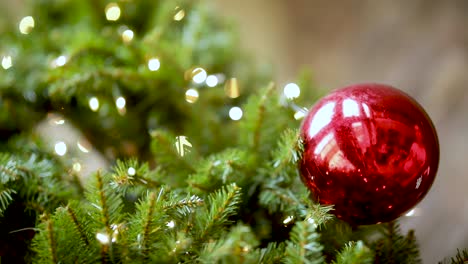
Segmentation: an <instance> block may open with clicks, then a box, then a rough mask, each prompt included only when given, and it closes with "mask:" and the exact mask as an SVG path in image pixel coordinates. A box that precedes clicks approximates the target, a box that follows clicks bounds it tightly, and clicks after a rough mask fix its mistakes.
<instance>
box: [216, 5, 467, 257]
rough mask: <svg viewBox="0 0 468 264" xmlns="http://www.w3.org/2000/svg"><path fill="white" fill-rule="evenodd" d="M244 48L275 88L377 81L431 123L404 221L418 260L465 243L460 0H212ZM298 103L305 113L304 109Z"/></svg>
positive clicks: (463, 42)
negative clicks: (421, 173)
mask: <svg viewBox="0 0 468 264" xmlns="http://www.w3.org/2000/svg"><path fill="white" fill-rule="evenodd" d="M215 3H216V6H217V8H219V10H220V12H221V13H222V14H224V15H226V16H229V17H233V18H234V19H235V20H236V23H238V25H239V31H240V33H241V35H242V40H243V45H245V47H246V48H247V49H251V50H253V51H254V54H256V56H257V57H258V59H259V60H263V61H265V60H266V61H268V62H269V63H271V64H272V65H273V66H274V68H275V70H276V72H277V75H276V79H277V80H276V81H277V83H278V84H279V86H281V85H284V84H285V83H287V82H288V81H293V80H294V77H295V76H297V74H298V73H299V72H300V71H301V69H303V68H304V67H308V68H309V69H310V71H311V72H312V75H313V78H314V80H315V82H316V83H317V85H318V87H321V88H324V89H334V88H339V87H343V86H345V85H348V84H352V83H357V82H382V83H386V84H390V85H392V86H395V87H398V88H400V89H402V90H405V91H406V92H407V93H409V94H410V95H412V96H413V97H414V98H416V100H418V101H419V102H420V103H421V104H422V105H423V107H424V108H425V109H426V111H427V112H428V113H429V115H430V116H431V117H432V119H433V121H434V123H435V126H436V128H437V131H438V134H439V140H440V147H441V159H440V167H439V172H438V175H437V178H436V180H435V183H434V185H433V187H432V189H431V190H430V192H429V194H428V195H427V196H426V198H425V199H424V200H423V201H422V202H421V203H420V204H419V205H417V207H416V210H415V211H414V213H413V215H412V216H406V217H403V218H402V219H401V223H402V225H403V227H404V228H405V229H406V230H407V229H410V228H411V229H415V230H416V235H417V238H418V241H419V244H420V249H421V254H422V257H423V260H424V263H437V261H439V260H441V259H442V258H443V257H445V256H449V255H453V254H454V253H456V249H457V247H468V176H467V174H468V159H467V157H468V155H467V154H468V151H467V150H468V1H465V0H447V1H435V0H432V1H431V0H415V1H405V0H393V1H372V0H349V1H318V0H289V1H286V0H283V1H280V0H273V1H272V0H256V1H252V0H236V1H229V0H216V1H215ZM310 106H311V105H307V106H306V107H310Z"/></svg>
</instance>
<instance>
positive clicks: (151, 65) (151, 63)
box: [148, 58, 161, 71]
mask: <svg viewBox="0 0 468 264" xmlns="http://www.w3.org/2000/svg"><path fill="white" fill-rule="evenodd" d="M160 66H161V63H160V62H159V59H157V58H151V59H149V60H148V69H149V70H150V71H157V70H159V67H160Z"/></svg>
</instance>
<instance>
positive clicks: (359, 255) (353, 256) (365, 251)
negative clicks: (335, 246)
mask: <svg viewBox="0 0 468 264" xmlns="http://www.w3.org/2000/svg"><path fill="white" fill-rule="evenodd" d="M373 260H374V255H373V253H372V251H371V250H370V249H369V248H368V247H366V246H365V245H364V243H363V242H362V241H357V242H354V241H351V242H349V243H347V244H346V245H345V247H344V248H343V250H342V251H341V252H340V253H339V254H338V256H337V258H336V260H335V261H333V262H332V263H333V264H354V263H360V264H365V263H368V264H372V263H373Z"/></svg>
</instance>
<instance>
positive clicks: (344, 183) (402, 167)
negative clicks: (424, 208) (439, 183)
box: [300, 84, 439, 225]
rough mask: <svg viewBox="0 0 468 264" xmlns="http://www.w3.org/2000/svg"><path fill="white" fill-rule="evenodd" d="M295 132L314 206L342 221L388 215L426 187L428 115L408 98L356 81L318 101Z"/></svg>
mask: <svg viewBox="0 0 468 264" xmlns="http://www.w3.org/2000/svg"><path fill="white" fill-rule="evenodd" d="M301 137H302V139H303V142H304V153H303V157H302V160H301V162H300V171H301V175H302V179H303V181H304V182H305V183H306V185H307V186H308V188H309V189H310V190H311V191H312V193H313V195H314V196H315V198H316V199H317V200H318V202H320V203H321V204H325V205H334V208H335V210H334V214H335V215H336V216H337V217H338V218H340V219H343V220H345V221H347V222H348V223H350V224H354V225H365V224H376V223H380V222H387V221H391V220H394V219H396V218H397V217H399V216H400V215H402V214H403V213H405V212H406V211H408V210H409V209H411V208H412V207H413V206H415V205H416V204H417V203H418V202H419V201H421V200H422V198H423V197H424V196H425V194H426V193H427V192H428V190H429V188H430V187H431V185H432V183H433V182H434V178H435V175H436V172H437V168H438V164H439V143H438V139H437V134H436V131H435V128H434V125H433V124H432V122H431V120H430V118H429V116H428V115H427V114H426V112H425V111H424V109H423V108H422V107H421V106H420V105H419V104H418V103H417V102H416V101H415V100H414V99H412V98H411V97H410V96H408V95H407V94H405V93H403V92H402V91H400V90H397V89H395V88H393V87H390V86H386V85H382V84H357V85H352V86H348V87H345V88H342V89H339V90H336V91H334V92H332V93H331V94H329V95H328V96H326V97H325V98H323V99H321V100H320V101H319V102H318V103H317V104H316V105H315V106H314V107H313V108H312V109H311V110H310V111H309V113H308V115H307V116H306V118H305V120H304V122H303V124H302V128H301Z"/></svg>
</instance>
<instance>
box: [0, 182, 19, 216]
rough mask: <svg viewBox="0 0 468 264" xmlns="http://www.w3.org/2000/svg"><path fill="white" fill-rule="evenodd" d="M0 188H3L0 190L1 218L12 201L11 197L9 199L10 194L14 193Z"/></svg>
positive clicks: (11, 190)
mask: <svg viewBox="0 0 468 264" xmlns="http://www.w3.org/2000/svg"><path fill="white" fill-rule="evenodd" d="M0 188H3V190H1V189H0V216H2V215H3V212H4V211H5V210H6V209H7V208H8V206H9V205H10V203H11V202H12V201H13V197H11V194H13V193H16V191H15V190H13V189H9V188H5V187H4V186H2V187H0Z"/></svg>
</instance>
